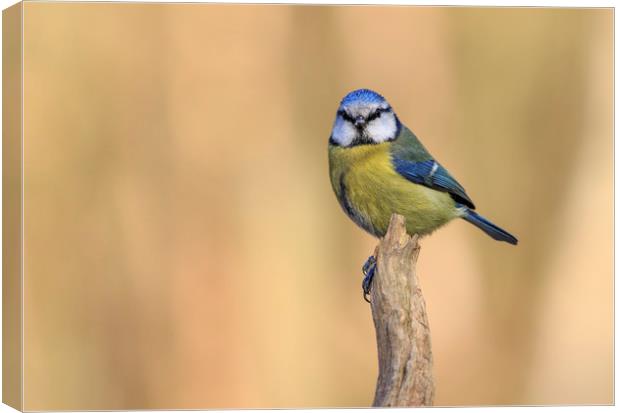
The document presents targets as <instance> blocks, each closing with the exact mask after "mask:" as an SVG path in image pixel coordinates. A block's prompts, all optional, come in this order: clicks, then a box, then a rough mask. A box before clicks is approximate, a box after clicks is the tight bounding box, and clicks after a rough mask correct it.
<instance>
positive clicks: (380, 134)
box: [366, 116, 397, 143]
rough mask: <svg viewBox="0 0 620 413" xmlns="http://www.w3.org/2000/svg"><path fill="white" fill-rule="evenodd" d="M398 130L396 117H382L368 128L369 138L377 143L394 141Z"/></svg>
mask: <svg viewBox="0 0 620 413" xmlns="http://www.w3.org/2000/svg"><path fill="white" fill-rule="evenodd" d="M396 129H397V127H396V119H395V118H394V116H382V117H380V118H378V119H375V120H373V121H372V122H370V123H369V124H368V126H366V132H367V133H368V136H370V137H371V138H372V140H373V141H375V142H377V143H379V142H385V141H387V140H390V139H393V138H394V137H395V136H394V135H396Z"/></svg>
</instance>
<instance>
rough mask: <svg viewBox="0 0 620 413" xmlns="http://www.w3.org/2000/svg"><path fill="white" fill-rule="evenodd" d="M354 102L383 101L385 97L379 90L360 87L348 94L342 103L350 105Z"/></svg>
mask: <svg viewBox="0 0 620 413" xmlns="http://www.w3.org/2000/svg"><path fill="white" fill-rule="evenodd" d="M354 102H362V103H383V102H385V99H384V98H383V96H381V95H380V94H378V93H377V92H373V91H372V90H370V89H358V90H354V91H353V92H351V93H349V94H348V95H346V96H345V97H344V98H342V102H340V104H341V105H350V104H351V103H354Z"/></svg>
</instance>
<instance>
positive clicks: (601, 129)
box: [24, 2, 613, 410]
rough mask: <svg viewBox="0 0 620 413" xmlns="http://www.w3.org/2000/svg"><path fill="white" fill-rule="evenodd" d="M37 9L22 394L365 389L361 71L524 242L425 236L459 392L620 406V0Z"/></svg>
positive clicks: (98, 402) (178, 404) (29, 49)
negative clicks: (615, 4) (344, 191)
mask: <svg viewBox="0 0 620 413" xmlns="http://www.w3.org/2000/svg"><path fill="white" fill-rule="evenodd" d="M24 7H25V9H24V24H25V28H24V36H25V43H24V47H25V51H24V52H25V55H24V61H25V73H24V76H25V84H24V86H25V89H24V99H25V131H24V151H25V185H26V187H25V188H26V189H25V228H24V231H25V300H26V302H25V319H24V322H25V349H24V351H25V387H24V390H25V406H24V408H25V409H28V410H42V409H62V410H73V409H132V408H149V409H155V408H275V407H356V406H369V405H370V404H371V402H372V398H373V395H374V386H375V380H376V375H377V355H376V346H375V335H374V334H375V332H374V327H373V324H372V318H371V313H370V308H369V306H368V304H367V303H366V302H364V301H363V299H362V295H361V287H360V286H361V280H362V274H361V271H360V268H361V266H362V264H363V263H364V261H365V260H366V258H367V257H368V256H369V255H370V254H371V253H372V251H373V249H374V246H375V245H376V242H377V241H376V240H375V239H373V238H372V237H371V236H369V235H367V234H366V233H364V232H363V231H362V230H360V229H359V228H357V227H356V226H355V225H354V224H353V223H352V222H351V221H350V220H349V219H348V218H347V217H346V216H345V214H344V213H343V212H342V211H341V210H340V207H339V205H338V203H337V201H336V199H335V196H334V195H333V193H332V189H331V187H330V183H329V178H328V166H327V148H326V146H327V139H328V137H329V133H330V129H331V126H332V122H333V119H334V115H335V111H336V108H337V106H338V103H339V101H340V99H341V98H342V96H344V95H345V94H346V93H347V92H349V91H351V90H353V89H356V88H360V87H367V88H371V89H374V90H377V91H378V92H380V93H382V94H383V95H384V96H385V97H386V98H387V99H388V100H389V101H390V102H391V104H392V106H393V107H394V108H395V110H396V112H397V113H398V115H399V116H400V118H401V119H402V120H403V122H404V123H406V124H407V125H408V126H409V127H410V128H411V129H412V130H413V131H415V132H416V134H418V136H420V137H421V139H422V140H423V142H424V143H425V145H426V146H427V147H428V148H429V150H430V151H431V152H432V153H433V154H434V155H435V156H436V157H437V158H438V159H439V160H440V161H441V162H442V164H444V165H445V166H446V167H447V168H448V169H449V170H450V172H451V173H452V174H453V175H454V176H456V177H457V178H458V179H459V181H460V182H461V183H462V184H463V185H464V186H465V188H466V189H467V191H468V193H469V195H470V196H471V197H472V198H473V199H474V200H475V202H476V205H477V206H478V209H479V211H480V212H481V213H482V214H483V215H485V216H487V217H489V218H490V219H492V220H493V221H494V222H496V223H497V224H499V225H500V226H502V227H504V228H506V229H508V230H509V231H511V232H512V233H514V234H515V235H516V236H517V237H518V238H519V240H520V243H519V245H518V246H517V247H512V246H510V245H508V244H505V243H498V242H494V241H493V240H491V239H490V238H488V237H486V236H485V235H484V234H483V233H482V232H481V231H479V230H477V229H476V228H474V227H473V226H471V225H468V224H467V223H465V222H462V221H459V222H453V223H451V224H449V225H448V226H447V227H445V228H443V229H441V230H440V231H438V232H436V233H435V234H433V235H432V236H429V237H427V238H424V240H423V242H422V251H421V257H420V260H419V264H418V270H419V274H420V277H421V283H422V288H423V292H424V295H425V297H426V301H427V307H428V312H429V319H430V326H431V331H432V340H433V350H434V360H435V378H436V387H437V392H436V405H446V406H454V405H497V404H500V405H504V404H510V405H513V404H609V403H612V402H613V393H612V379H613V376H612V375H613V370H612V361H613V360H612V356H613V353H612V342H613V289H612V285H613V272H612V263H613V256H612V242H613V232H612V217H613V215H612V214H613V212H612V203H613V201H612V168H613V158H612V156H613V155H612V145H613V121H612V104H613V101H612V96H613V89H612V82H613V74H612V67H613V60H612V56H613V48H612V47H613V46H612V33H613V11H612V10H611V9H545V8H502V9H499V8H468V7H459V8H450V7H443V8H435V7H371V6H365V7H345V6H343V7H319V6H290V5H272V6H266V5H203V4H110V3H91V4H67V3H64V4H63V3H37V2H34V3H32V2H31V3H26V4H25V5H24Z"/></svg>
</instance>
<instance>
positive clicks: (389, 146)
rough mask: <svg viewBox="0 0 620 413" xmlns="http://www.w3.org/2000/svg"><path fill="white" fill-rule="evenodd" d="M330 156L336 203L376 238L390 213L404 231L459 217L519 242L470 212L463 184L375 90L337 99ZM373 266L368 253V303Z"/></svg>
mask: <svg viewBox="0 0 620 413" xmlns="http://www.w3.org/2000/svg"><path fill="white" fill-rule="evenodd" d="M328 158H329V175H330V180H331V185H332V188H333V190H334V192H335V194H336V198H337V199H338V202H339V204H340V206H341V207H342V209H343V210H344V212H345V213H346V214H347V215H348V216H349V217H350V218H351V219H352V220H353V222H355V223H356V224H357V225H358V226H360V227H361V228H362V229H364V230H365V231H366V232H368V233H370V234H371V235H373V236H375V237H378V238H380V237H383V236H384V235H385V233H386V231H387V228H388V225H389V222H390V217H391V216H392V214H394V213H396V214H400V215H402V216H404V217H405V227H406V230H407V233H408V234H409V235H413V234H417V235H418V236H425V235H428V234H431V233H432V232H433V231H435V230H436V229H438V228H439V227H441V226H443V225H445V224H447V223H448V222H450V221H452V220H453V219H455V218H462V219H464V220H465V221H467V222H469V223H470V224H473V225H475V226H476V227H478V228H479V229H481V230H482V231H484V232H485V233H486V234H487V235H489V236H490V237H491V238H493V239H495V240H497V241H504V242H507V243H509V244H512V245H517V243H518V240H517V238H516V237H514V236H513V235H512V234H510V233H509V232H507V231H506V230H504V229H502V228H500V227H498V226H497V225H495V224H493V223H492V222H491V221H489V220H488V219H486V218H484V217H483V216H482V215H479V214H478V213H477V212H476V211H475V209H476V207H475V205H474V203H473V201H472V200H471V198H470V197H469V196H468V195H467V193H466V192H465V189H464V188H463V186H462V185H461V184H460V183H459V182H458V181H457V180H456V179H455V178H453V177H452V175H450V173H449V172H448V171H447V170H446V169H445V168H444V167H443V166H442V165H441V164H440V163H439V162H437V161H436V160H435V158H434V157H433V156H432V155H431V154H430V153H429V151H428V150H427V149H426V148H425V147H424V145H422V143H421V142H420V140H419V139H418V137H417V136H416V135H415V134H414V133H413V132H412V131H411V130H410V129H409V128H408V127H407V126H405V125H404V124H403V123H401V121H400V119H399V118H398V116H397V115H396V113H395V112H394V110H393V109H392V106H391V105H390V104H389V103H388V101H387V100H386V99H385V98H384V97H383V96H381V95H380V94H379V93H377V92H375V91H372V90H370V89H357V90H354V91H352V92H350V93H348V94H347V95H346V96H345V97H344V98H343V99H342V100H341V101H340V104H339V106H338V110H337V112H336V119H335V120H334V123H333V127H332V130H331V134H330V137H329V143H328ZM375 266H376V261H375V259H374V257H373V256H371V257H370V258H369V259H368V260H367V261H366V263H365V264H364V267H363V272H364V275H365V278H364V281H363V284H362V288H363V291H364V298H365V299H366V300H367V301H368V299H367V295H368V294H369V292H370V285H371V282H372V276H373V275H374V269H375Z"/></svg>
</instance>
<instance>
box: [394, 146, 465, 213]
mask: <svg viewBox="0 0 620 413" xmlns="http://www.w3.org/2000/svg"><path fill="white" fill-rule="evenodd" d="M392 161H393V163H394V167H395V169H396V171H397V172H398V173H399V174H401V175H402V176H404V177H405V178H407V179H408V180H410V181H411V182H414V183H416V184H420V185H424V186H427V187H429V188H432V189H436V190H438V191H443V192H448V193H449V194H450V196H451V197H452V198H453V199H454V200H455V201H457V202H460V203H461V204H464V205H467V206H468V207H470V208H471V209H475V208H476V207H475V206H474V203H473V202H472V200H471V199H469V197H468V196H467V194H466V193H465V189H463V187H462V186H461V184H459V183H458V182H457V181H456V179H454V178H453V177H452V176H451V175H450V174H449V173H448V171H447V170H446V169H445V168H444V167H443V166H441V165H439V163H438V162H437V161H434V160H432V159H429V160H426V161H418V162H416V161H408V160H405V159H400V158H396V157H394V159H393V160H392Z"/></svg>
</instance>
